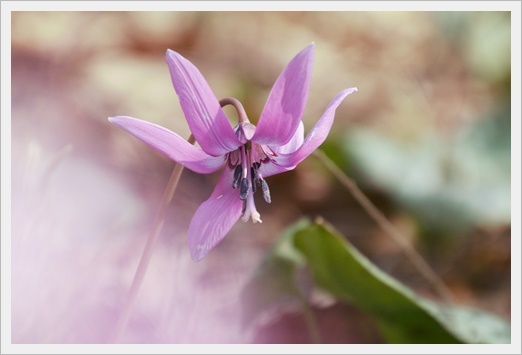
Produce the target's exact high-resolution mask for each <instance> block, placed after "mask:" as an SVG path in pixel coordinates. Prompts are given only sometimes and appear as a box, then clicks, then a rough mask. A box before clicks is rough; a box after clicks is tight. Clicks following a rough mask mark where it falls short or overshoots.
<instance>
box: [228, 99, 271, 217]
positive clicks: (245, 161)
mask: <svg viewBox="0 0 522 355" xmlns="http://www.w3.org/2000/svg"><path fill="white" fill-rule="evenodd" d="M219 103H220V104H221V106H222V107H223V106H226V105H232V106H234V107H235V109H236V110H237V114H238V118H239V124H238V126H237V127H236V129H235V131H236V135H237V136H238V138H239V139H240V140H241V142H245V143H244V144H243V145H242V146H241V147H239V148H238V149H237V150H236V151H233V152H230V153H229V154H228V166H229V167H230V168H231V169H232V170H233V171H234V173H233V174H234V176H233V182H232V187H233V188H234V189H236V190H237V189H239V198H240V199H241V200H242V201H243V211H242V213H243V216H242V218H241V219H242V220H243V221H244V222H247V221H248V219H249V218H251V219H252V222H254V223H256V222H259V223H262V221H261V215H260V214H259V212H257V210H256V205H255V203H254V193H255V192H256V191H257V188H258V187H261V191H262V192H263V198H264V199H265V201H266V202H267V203H270V202H271V198H270V189H269V188H268V184H267V183H266V181H265V180H264V179H263V176H261V173H260V171H259V169H260V167H261V164H263V162H266V161H268V157H267V155H266V154H265V152H264V150H263V148H262V147H261V146H259V145H258V144H255V143H254V142H252V141H250V138H252V136H253V135H254V132H255V129H256V127H255V126H254V125H253V124H251V123H250V121H249V120H248V117H247V115H246V112H245V109H244V108H243V105H241V102H239V100H237V99H234V98H230V97H228V98H224V99H222V100H220V101H219Z"/></svg>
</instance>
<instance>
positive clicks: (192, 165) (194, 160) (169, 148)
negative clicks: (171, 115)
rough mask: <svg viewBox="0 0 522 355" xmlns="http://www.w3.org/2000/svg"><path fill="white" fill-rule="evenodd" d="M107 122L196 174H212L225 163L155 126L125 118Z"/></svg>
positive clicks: (174, 134) (172, 133) (113, 118)
mask: <svg viewBox="0 0 522 355" xmlns="http://www.w3.org/2000/svg"><path fill="white" fill-rule="evenodd" d="M109 121H110V122H111V123H113V124H115V125H116V126H118V127H120V128H122V129H123V130H125V131H127V132H129V133H130V134H132V135H133V136H134V137H136V138H138V139H140V140H141V141H142V142H144V143H146V144H147V145H148V146H150V147H152V148H154V149H155V150H157V151H158V152H160V153H162V154H164V155H166V156H167V157H169V158H170V159H172V160H174V161H176V162H177V163H179V164H181V165H183V166H185V167H186V168H188V169H190V170H192V171H195V172H197V173H200V174H208V173H211V172H214V171H216V170H218V169H219V168H220V167H221V166H222V165H223V163H224V161H225V160H224V157H223V156H221V157H213V156H211V155H208V154H207V153H205V152H204V151H202V150H201V149H199V148H197V147H195V146H193V145H192V144H190V143H189V142H187V141H186V140H184V139H183V138H181V137H180V136H179V135H177V134H176V133H174V132H171V131H169V130H168V129H166V128H164V127H161V126H159V125H157V124H154V123H150V122H147V121H142V120H139V119H137V118H132V117H125V116H117V117H109Z"/></svg>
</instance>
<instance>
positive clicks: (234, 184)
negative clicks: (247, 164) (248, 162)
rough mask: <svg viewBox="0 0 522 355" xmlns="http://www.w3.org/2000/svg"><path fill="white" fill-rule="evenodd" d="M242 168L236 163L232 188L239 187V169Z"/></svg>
mask: <svg viewBox="0 0 522 355" xmlns="http://www.w3.org/2000/svg"><path fill="white" fill-rule="evenodd" d="M242 170H243V168H242V167H241V164H238V165H237V166H236V170H234V182H233V183H232V187H233V188H234V189H237V188H238V187H239V182H240V181H241V171H242Z"/></svg>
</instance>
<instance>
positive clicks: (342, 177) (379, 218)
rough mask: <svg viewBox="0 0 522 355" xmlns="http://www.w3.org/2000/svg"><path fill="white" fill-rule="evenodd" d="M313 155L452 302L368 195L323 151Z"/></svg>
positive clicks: (448, 293)
mask: <svg viewBox="0 0 522 355" xmlns="http://www.w3.org/2000/svg"><path fill="white" fill-rule="evenodd" d="M314 154H315V156H316V157H317V158H318V159H319V160H320V161H321V162H322V163H323V164H324V166H325V167H326V168H327V169H328V170H329V171H330V172H331V173H332V174H333V175H334V176H335V177H336V178H337V179H338V180H339V181H340V182H341V184H342V185H343V186H344V187H346V189H347V190H348V191H350V193H351V194H352V196H353V197H354V198H355V199H356V200H357V202H359V204H360V205H361V206H362V207H363V208H364V210H365V211H366V212H367V213H368V215H369V216H370V217H371V218H373V220H374V221H375V222H377V224H378V225H379V227H381V229H382V230H383V231H384V232H385V233H386V234H387V235H388V236H389V237H390V238H391V239H392V240H393V241H394V242H395V243H396V244H397V245H398V246H399V247H400V248H401V250H402V251H403V253H404V254H405V255H406V257H407V258H408V259H410V261H411V262H412V263H413V265H414V266H415V267H416V268H417V270H418V271H419V272H420V273H421V274H422V276H423V277H424V278H425V279H426V280H427V281H428V282H429V283H430V285H431V286H432V288H433V289H434V290H435V291H436V292H437V293H438V294H439V296H440V297H441V298H442V299H443V300H444V301H445V302H447V303H454V302H455V301H454V297H453V295H452V293H451V291H450V290H449V289H448V287H447V286H446V285H445V284H444V282H443V281H442V280H441V278H440V277H439V276H438V275H437V274H436V273H435V271H433V269H432V268H431V267H430V266H429V264H428V263H427V262H426V261H425V260H424V259H423V257H422V256H421V255H420V254H419V253H418V252H417V251H416V250H415V248H414V247H413V246H412V245H411V244H410V243H409V242H408V239H406V238H405V237H404V235H402V233H401V232H400V231H399V230H398V229H397V228H396V227H395V226H394V225H393V224H392V223H391V222H390V221H389V220H388V219H387V218H386V217H385V216H384V214H383V213H382V212H381V211H380V210H379V209H378V208H377V207H375V205H374V204H373V203H372V202H371V201H370V199H369V198H368V197H366V195H365V194H364V193H363V192H362V191H361V189H359V187H357V184H356V183H355V182H354V181H353V180H352V179H350V178H349V177H348V176H347V175H346V174H345V173H344V172H343V171H342V170H341V169H340V168H339V167H338V166H337V165H336V164H335V163H334V162H333V161H332V160H331V159H330V158H329V157H328V156H327V155H326V154H325V153H324V152H322V151H320V150H316V151H315V152H314Z"/></svg>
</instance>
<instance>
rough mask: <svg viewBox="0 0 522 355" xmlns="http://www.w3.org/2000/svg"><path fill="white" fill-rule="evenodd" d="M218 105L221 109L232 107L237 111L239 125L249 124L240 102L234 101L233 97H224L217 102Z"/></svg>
mask: <svg viewBox="0 0 522 355" xmlns="http://www.w3.org/2000/svg"><path fill="white" fill-rule="evenodd" d="M219 104H220V105H221V107H225V106H227V105H232V106H234V108H235V109H236V111H237V117H238V120H239V123H243V122H250V121H249V120H248V116H247V114H246V111H245V108H244V107H243V105H242V104H241V102H240V101H239V100H238V99H235V98H233V97H225V98H224V99H221V100H219Z"/></svg>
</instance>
